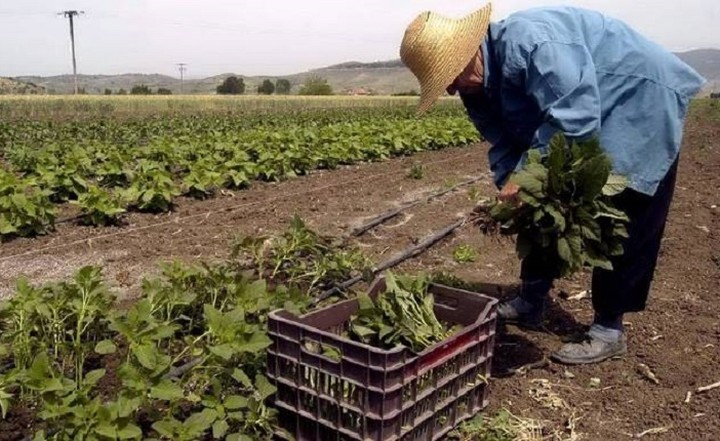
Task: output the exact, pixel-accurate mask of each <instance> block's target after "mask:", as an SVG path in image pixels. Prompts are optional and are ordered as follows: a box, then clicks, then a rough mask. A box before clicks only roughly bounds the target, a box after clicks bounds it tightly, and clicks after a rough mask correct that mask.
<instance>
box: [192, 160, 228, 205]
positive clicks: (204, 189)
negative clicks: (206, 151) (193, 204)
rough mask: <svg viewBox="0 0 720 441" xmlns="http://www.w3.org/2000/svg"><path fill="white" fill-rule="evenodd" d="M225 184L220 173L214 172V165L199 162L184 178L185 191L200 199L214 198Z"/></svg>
mask: <svg viewBox="0 0 720 441" xmlns="http://www.w3.org/2000/svg"><path fill="white" fill-rule="evenodd" d="M222 183H223V176H222V174H221V173H220V172H218V171H215V170H213V166H212V164H206V163H203V162H198V163H196V164H194V165H192V166H191V168H190V172H189V173H188V174H187V175H186V176H185V177H184V178H183V181H182V185H183V188H184V191H185V192H186V193H187V194H188V195H190V196H192V197H194V198H198V199H204V198H206V197H208V196H212V195H213V194H214V193H215V191H217V189H218V188H219V187H220V185H221V184H222Z"/></svg>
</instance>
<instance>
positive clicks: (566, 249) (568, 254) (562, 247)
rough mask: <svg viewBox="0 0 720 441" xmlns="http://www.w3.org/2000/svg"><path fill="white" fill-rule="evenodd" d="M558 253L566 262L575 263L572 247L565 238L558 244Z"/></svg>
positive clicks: (559, 240) (560, 239)
mask: <svg viewBox="0 0 720 441" xmlns="http://www.w3.org/2000/svg"><path fill="white" fill-rule="evenodd" d="M557 252H558V255H559V256H560V258H561V259H562V260H564V261H566V262H572V261H573V255H572V251H570V245H569V244H568V240H567V239H566V238H565V237H561V238H559V239H558V242H557Z"/></svg>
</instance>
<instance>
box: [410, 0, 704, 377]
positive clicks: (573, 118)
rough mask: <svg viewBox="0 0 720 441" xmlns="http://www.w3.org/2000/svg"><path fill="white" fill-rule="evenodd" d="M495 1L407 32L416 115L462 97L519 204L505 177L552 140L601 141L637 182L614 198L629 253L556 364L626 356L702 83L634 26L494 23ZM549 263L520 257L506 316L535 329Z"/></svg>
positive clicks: (500, 181) (599, 284)
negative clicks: (579, 336) (631, 319)
mask: <svg viewBox="0 0 720 441" xmlns="http://www.w3.org/2000/svg"><path fill="white" fill-rule="evenodd" d="M490 11H491V5H490V4H488V5H487V6H485V7H484V8H482V9H480V10H478V11H476V12H474V13H472V14H470V15H468V16H467V17H465V18H462V19H460V20H453V19H450V18H447V17H444V16H441V15H438V14H435V13H432V12H425V13H422V14H420V15H419V16H418V17H417V18H416V19H415V20H414V21H413V22H412V23H411V24H410V25H409V26H408V28H407V30H406V31H405V36H404V38H403V41H402V46H401V48H400V56H401V58H402V60H403V62H404V63H405V65H407V66H408V67H409V68H410V70H411V71H412V72H413V74H414V75H415V76H416V77H417V78H418V80H419V82H420V87H421V98H420V106H419V112H424V111H426V110H427V109H428V108H430V106H431V105H432V104H433V103H434V102H435V101H436V100H437V98H438V97H439V96H440V95H441V94H443V92H445V91H447V92H448V93H450V94H451V95H453V94H455V92H458V93H459V94H460V98H461V99H462V101H463V103H464V105H465V107H466V109H467V112H468V115H469V117H470V119H471V120H472V121H473V123H474V124H475V126H476V127H477V129H478V130H479V131H480V133H481V134H482V135H483V137H484V138H485V139H486V140H488V141H489V142H490V143H491V144H492V146H491V147H490V150H489V152H488V157H489V162H490V168H491V170H492V172H493V173H494V180H495V184H496V185H497V186H498V188H500V189H501V190H500V194H499V198H500V199H501V200H505V201H517V196H518V190H519V189H518V187H517V186H516V185H515V184H513V183H508V177H509V176H510V175H511V174H512V173H513V171H515V170H517V169H518V168H519V167H521V166H522V164H523V162H524V159H525V158H526V156H527V152H528V150H529V149H540V151H541V152H542V153H546V152H547V148H548V142H549V140H550V138H551V137H552V136H553V134H554V133H555V132H557V131H561V132H562V133H564V134H565V136H566V137H567V138H568V139H570V140H578V141H584V140H587V139H588V138H592V137H593V136H599V139H600V143H601V145H602V147H603V149H604V151H605V152H606V153H607V154H608V155H609V157H610V158H611V160H612V163H613V170H614V173H617V174H621V175H624V176H626V177H627V178H628V179H629V186H628V188H627V189H626V190H625V191H624V192H622V193H620V194H619V195H618V196H616V197H615V201H614V202H615V203H616V206H617V208H619V209H621V210H624V211H625V212H626V213H627V215H628V216H629V218H630V223H629V224H628V232H629V235H630V238H629V239H628V240H627V241H626V242H625V243H624V248H625V253H624V254H623V255H622V256H619V257H614V258H612V259H611V262H612V264H613V268H614V270H613V271H608V270H602V269H598V268H596V269H595V270H594V271H593V277H592V301H593V308H594V310H595V318H594V321H593V323H592V325H591V326H590V330H589V332H588V333H587V336H586V339H585V340H584V341H583V342H582V343H570V344H566V345H565V346H563V347H562V348H561V349H560V350H559V351H557V352H555V353H554V354H552V358H553V359H555V360H556V361H559V362H563V363H569V364H580V363H595V362H600V361H602V360H605V359H607V358H609V357H613V356H616V355H621V354H624V353H625V352H626V350H627V345H626V339H625V333H624V329H623V314H624V313H626V312H633V311H642V310H643V309H644V308H645V303H646V300H647V297H648V291H649V289H650V283H651V280H652V278H653V273H654V271H655V264H656V261H657V257H658V252H659V249H660V240H661V238H662V235H663V230H664V227H665V220H666V218H667V215H668V209H669V207H670V201H671V199H672V196H673V189H674V186H675V175H676V172H677V164H678V153H679V150H680V143H681V138H682V130H683V121H684V118H685V115H686V113H687V110H688V104H689V102H690V99H691V98H692V97H693V96H694V95H695V94H696V93H697V92H698V91H699V90H700V88H701V86H702V85H703V84H704V82H705V80H704V79H703V78H702V77H700V76H699V75H698V74H697V73H696V72H695V71H694V70H693V69H691V68H690V67H689V66H687V65H686V64H685V63H683V62H682V61H680V60H679V59H678V58H677V57H676V56H674V55H673V54H671V53H670V52H668V51H666V50H665V49H663V48H662V47H660V46H659V45H657V44H655V43H652V42H650V41H648V40H647V39H645V38H644V37H643V36H641V35H640V34H638V33H637V32H635V31H634V30H633V29H631V28H629V27H628V26H627V25H626V24H624V23H622V22H620V21H618V20H615V19H612V18H610V17H607V16H605V15H603V14H600V13H598V12H593V11H588V10H584V9H578V8H571V7H557V8H540V9H531V10H527V11H523V12H518V13H515V14H513V15H510V16H509V17H508V18H507V19H505V20H502V21H500V22H497V23H490ZM545 262H546V261H545V259H543V258H542V257H541V256H533V255H530V256H528V257H527V258H525V259H523V261H522V265H521V274H520V278H521V279H522V289H521V292H520V295H519V296H518V297H516V298H514V299H512V300H510V301H509V302H506V303H502V304H501V305H500V306H499V308H498V314H499V317H500V319H501V320H504V321H506V322H515V323H517V324H519V325H521V326H526V327H531V328H534V327H537V326H538V325H539V324H540V323H541V320H542V316H543V310H544V308H545V303H546V298H547V296H548V292H549V291H550V288H551V286H552V283H553V279H554V278H555V277H556V274H553V272H552V271H551V270H550V269H549V268H546V267H545V265H544V264H545Z"/></svg>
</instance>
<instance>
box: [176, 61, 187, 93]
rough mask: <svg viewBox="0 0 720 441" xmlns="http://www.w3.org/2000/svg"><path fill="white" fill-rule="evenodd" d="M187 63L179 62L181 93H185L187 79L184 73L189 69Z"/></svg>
mask: <svg viewBox="0 0 720 441" xmlns="http://www.w3.org/2000/svg"><path fill="white" fill-rule="evenodd" d="M185 66H187V63H177V67H178V70H179V71H180V95H182V94H183V93H184V91H183V80H184V79H185V77H184V74H185V71H186V70H187V67H185Z"/></svg>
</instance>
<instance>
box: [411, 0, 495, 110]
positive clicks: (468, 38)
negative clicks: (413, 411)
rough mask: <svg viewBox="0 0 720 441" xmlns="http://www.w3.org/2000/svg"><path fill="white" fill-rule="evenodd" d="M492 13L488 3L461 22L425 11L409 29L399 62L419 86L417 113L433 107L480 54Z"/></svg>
mask: <svg viewBox="0 0 720 441" xmlns="http://www.w3.org/2000/svg"><path fill="white" fill-rule="evenodd" d="M491 11H492V5H491V4H490V3H488V4H487V5H485V7H483V8H482V9H479V10H477V11H475V12H473V13H471V14H469V15H467V16H466V17H463V18H461V19H459V20H455V19H452V18H448V17H445V16H443V15H440V14H436V13H434V12H430V11H426V12H423V13H421V14H420V15H418V16H417V17H416V18H415V20H413V21H412V23H410V25H408V27H407V29H406V30H405V36H404V37H403V40H402V44H401V45H400V59H401V60H402V61H403V63H405V65H406V66H407V67H408V68H409V69H410V71H411V72H412V73H413V74H415V76H416V77H417V79H418V81H419V82H420V105H419V106H418V113H423V112H425V111H426V110H428V109H429V108H430V107H431V106H432V105H433V103H434V102H435V101H436V100H437V99H438V98H439V97H440V95H442V94H443V92H444V91H445V89H446V88H447V87H448V86H449V85H450V84H452V82H453V81H454V80H455V78H456V77H457V76H458V75H460V73H461V72H462V71H463V69H465V66H467V65H468V63H469V62H470V60H471V59H472V57H473V55H475V54H476V53H477V51H478V49H479V48H480V43H481V42H482V40H483V38H485V34H486V33H487V30H488V26H489V24H490V13H491Z"/></svg>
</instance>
